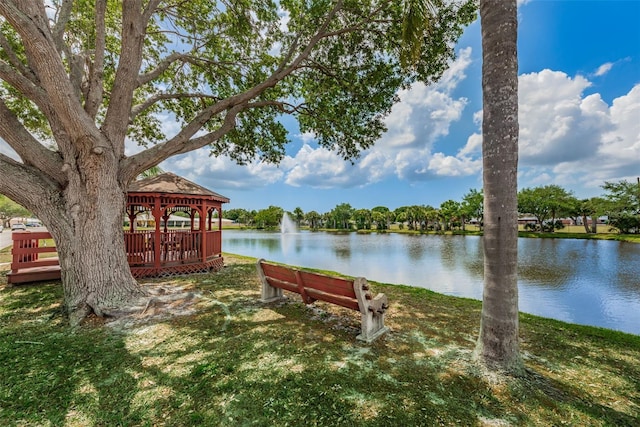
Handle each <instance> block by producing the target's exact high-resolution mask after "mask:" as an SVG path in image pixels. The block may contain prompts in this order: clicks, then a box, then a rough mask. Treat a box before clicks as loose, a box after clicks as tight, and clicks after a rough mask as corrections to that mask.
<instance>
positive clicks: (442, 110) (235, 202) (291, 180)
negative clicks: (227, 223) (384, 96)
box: [162, 0, 640, 213]
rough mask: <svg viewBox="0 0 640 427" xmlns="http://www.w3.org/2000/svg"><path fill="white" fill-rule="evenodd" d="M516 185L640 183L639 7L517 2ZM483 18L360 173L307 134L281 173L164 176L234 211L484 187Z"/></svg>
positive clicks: (194, 165)
mask: <svg viewBox="0 0 640 427" xmlns="http://www.w3.org/2000/svg"><path fill="white" fill-rule="evenodd" d="M519 3H520V4H519V53H518V54H519V76H520V77H519V98H520V165H519V187H520V188H522V187H531V186H538V185H547V184H558V185H561V186H562V187H564V188H566V189H568V190H571V191H573V192H574V194H575V195H576V196H578V197H590V196H595V195H600V194H602V193H603V191H602V189H601V187H600V185H602V184H603V182H604V181H605V180H608V181H617V180H621V179H628V180H633V181H635V179H636V176H640V25H638V22H639V21H638V19H639V18H640V1H569V0H565V1H543V0H537V1H536V0H532V1H520V2H519ZM480 47H481V41H480V23H479V20H477V21H476V22H474V23H473V24H472V25H471V26H470V27H468V28H467V30H466V31H465V33H464V35H463V36H462V38H461V39H460V40H459V43H458V45H457V48H456V51H457V56H458V58H457V60H456V61H455V62H454V63H453V64H452V66H451V69H450V70H449V71H448V72H447V73H446V75H445V76H444V77H443V79H442V80H441V81H440V82H439V83H438V84H437V85H435V86H431V87H424V86H423V85H421V84H419V85H416V86H415V87H413V88H412V89H411V90H410V91H407V92H403V93H401V94H400V95H401V99H402V102H401V103H399V104H397V105H396V106H395V107H394V109H393V110H392V113H391V115H390V116H389V118H388V120H387V126H388V128H389V131H388V132H387V133H386V134H385V135H384V136H383V137H382V138H381V139H380V140H379V141H378V143H377V144H376V145H375V146H374V147H373V148H372V149H370V150H367V151H365V152H363V153H362V156H361V158H360V159H359V160H358V161H356V163H355V165H351V164H350V163H348V162H343V161H342V160H341V159H340V158H339V157H338V156H336V155H335V154H334V153H331V152H328V151H326V150H324V149H322V148H319V147H318V146H317V145H316V144H315V143H314V140H313V138H312V136H311V135H300V133H299V132H298V131H297V130H296V128H295V124H294V123H293V122H287V125H288V126H289V129H290V130H291V133H292V143H291V145H290V146H289V147H288V151H287V158H286V159H285V160H284V161H283V162H282V163H281V165H280V166H279V167H276V166H273V165H267V164H251V165H248V166H236V165H234V164H233V162H231V161H229V160H227V159H224V158H211V157H208V154H207V152H206V150H200V151H197V152H193V153H189V154H186V155H183V156H181V157H177V158H173V159H170V160H168V161H166V162H164V163H163V164H162V167H163V168H164V169H166V170H169V171H172V172H175V173H177V174H180V175H183V176H185V177H186V178H188V179H191V180H193V181H195V182H197V183H199V184H201V185H204V186H206V187H208V188H211V189H212V190H214V191H217V192H219V193H221V194H224V195H225V196H227V197H229V198H230V199H231V203H230V204H228V205H226V206H225V207H226V209H230V208H244V209H263V208H266V207H268V206H269V205H275V206H280V207H282V208H284V209H285V210H289V211H291V210H293V209H295V208H296V207H300V208H302V210H303V211H304V212H308V211H311V210H316V211H318V212H320V213H323V212H328V211H330V210H331V209H333V208H334V207H335V206H336V205H337V204H340V203H349V204H351V206H353V207H354V208H367V209H371V208H373V207H375V206H379V205H382V206H387V207H389V208H391V209H395V208H397V207H400V206H405V205H413V204H425V205H432V206H435V207H438V206H440V204H441V203H442V202H443V201H445V200H447V199H454V200H460V199H461V198H462V197H463V195H464V194H465V193H467V192H468V191H469V189H471V188H477V189H480V188H482V173H481V166H482V161H481V153H480V147H481V137H480V135H481V130H480V122H479V118H481V109H482V104H481V95H482V92H481V50H480Z"/></svg>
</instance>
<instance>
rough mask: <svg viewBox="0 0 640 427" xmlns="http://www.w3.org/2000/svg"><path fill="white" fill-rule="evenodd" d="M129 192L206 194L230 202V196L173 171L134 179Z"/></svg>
mask: <svg viewBox="0 0 640 427" xmlns="http://www.w3.org/2000/svg"><path fill="white" fill-rule="evenodd" d="M127 192H129V193H168V194H184V195H193V196H205V197H207V198H211V199H212V200H215V201H217V202H220V203H229V198H227V197H224V196H222V195H220V194H218V193H216V192H213V191H211V190H209V189H207V188H204V187H202V186H200V185H198V184H196V183H195V182H191V181H189V180H188V179H185V178H182V177H180V176H178V175H176V174H173V173H171V172H165V173H162V174H160V175H156V176H152V177H149V178H144V179H141V180H138V181H134V182H132V183H131V184H130V185H129V188H128V189H127Z"/></svg>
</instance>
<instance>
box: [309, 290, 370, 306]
mask: <svg viewBox="0 0 640 427" xmlns="http://www.w3.org/2000/svg"><path fill="white" fill-rule="evenodd" d="M306 291H307V295H309V296H310V297H311V298H313V299H316V300H319V301H325V302H330V303H332V304H336V305H339V306H342V307H346V308H350V309H352V310H355V311H360V307H359V306H358V300H356V299H353V298H348V297H344V296H340V295H333V294H328V293H326V292H322V291H319V290H317V289H313V288H306Z"/></svg>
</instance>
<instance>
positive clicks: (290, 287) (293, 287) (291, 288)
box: [266, 276, 298, 293]
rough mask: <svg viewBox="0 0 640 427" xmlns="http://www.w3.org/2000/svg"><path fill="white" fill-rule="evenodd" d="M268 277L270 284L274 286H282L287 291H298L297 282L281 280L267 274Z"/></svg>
mask: <svg viewBox="0 0 640 427" xmlns="http://www.w3.org/2000/svg"><path fill="white" fill-rule="evenodd" d="M266 279H267V282H268V283H269V285H271V286H273V287H274V288H280V289H284V290H285V291H289V292H295V293H298V285H297V284H296V283H295V282H293V283H291V282H288V281H286V280H280V279H276V278H274V277H269V276H266Z"/></svg>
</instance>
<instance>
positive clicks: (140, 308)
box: [85, 283, 203, 329]
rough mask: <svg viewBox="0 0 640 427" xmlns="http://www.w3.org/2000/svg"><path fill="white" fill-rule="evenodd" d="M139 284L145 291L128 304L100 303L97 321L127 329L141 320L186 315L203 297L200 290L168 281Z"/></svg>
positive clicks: (192, 310)
mask: <svg viewBox="0 0 640 427" xmlns="http://www.w3.org/2000/svg"><path fill="white" fill-rule="evenodd" d="M142 287H143V288H144V291H145V292H146V294H147V295H146V296H143V297H140V298H136V299H134V300H133V302H132V303H131V304H129V305H126V306H120V307H102V308H101V316H99V317H101V321H100V323H103V324H105V325H107V326H110V327H113V328H116V329H126V328H128V327H131V326H134V325H137V324H140V323H148V322H152V321H158V320H163V319H168V318H171V317H174V316H184V315H189V314H193V313H195V312H196V307H195V306H196V305H197V304H198V303H199V302H201V301H202V300H203V298H202V295H201V294H199V293H195V292H193V291H192V290H188V289H185V288H184V287H181V286H173V285H171V284H168V283H165V284H162V286H158V285H155V284H147V285H142ZM94 312H95V310H94ZM96 314H97V313H96ZM87 322H91V320H88V321H87ZM94 322H95V319H94ZM85 323H86V322H85Z"/></svg>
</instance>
